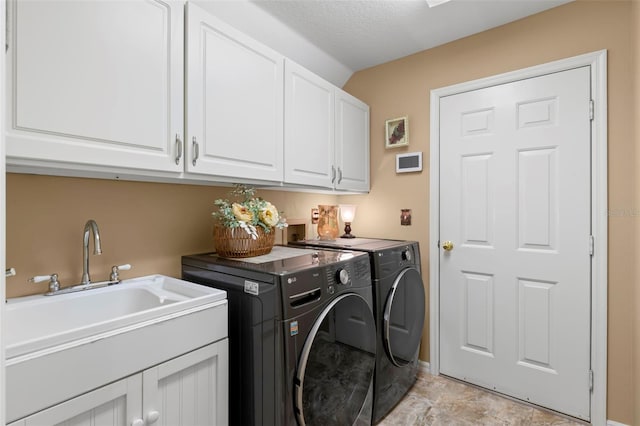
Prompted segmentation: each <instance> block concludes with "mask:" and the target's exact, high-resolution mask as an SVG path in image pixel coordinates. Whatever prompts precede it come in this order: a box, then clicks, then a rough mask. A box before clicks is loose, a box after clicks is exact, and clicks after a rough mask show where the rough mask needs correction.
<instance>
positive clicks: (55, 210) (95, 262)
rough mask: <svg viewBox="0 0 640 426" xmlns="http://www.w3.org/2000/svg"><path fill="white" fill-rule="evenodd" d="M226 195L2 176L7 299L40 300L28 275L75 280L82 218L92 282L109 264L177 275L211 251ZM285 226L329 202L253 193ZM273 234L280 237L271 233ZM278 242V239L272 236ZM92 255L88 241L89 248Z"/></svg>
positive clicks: (218, 190)
mask: <svg viewBox="0 0 640 426" xmlns="http://www.w3.org/2000/svg"><path fill="white" fill-rule="evenodd" d="M229 189H230V188H223V187H210V186H197V185H180V184H159V183H143V182H124V181H109V180H98V179H77V178H62V177H49V176H37V175H24V174H8V175H7V265H8V266H10V267H14V268H16V270H17V272H18V275H17V276H16V277H14V278H10V279H7V290H6V291H7V297H17V296H22V295H27V294H34V293H43V292H45V291H46V289H47V283H40V284H29V283H27V281H26V280H27V279H28V278H29V277H31V276H34V275H46V274H52V273H58V274H59V277H60V282H61V284H62V285H63V286H67V285H72V284H77V283H79V281H80V277H81V275H82V234H83V229H84V224H85V222H86V221H87V219H95V220H96V222H97V223H98V226H99V228H100V234H101V244H102V250H103V254H102V255H101V256H94V255H91V256H90V259H89V262H90V272H91V276H92V279H93V280H96V281H97V280H101V279H106V278H108V276H109V272H110V270H111V269H110V268H111V266H112V265H120V264H123V263H131V264H132V265H133V268H134V269H133V270H131V271H126V272H123V273H122V274H121V275H122V277H123V278H126V277H137V276H142V275H148V274H155V273H159V274H165V275H169V276H174V277H179V276H180V256H182V255H185V254H193V253H202V252H208V251H212V250H213V248H214V247H213V240H212V236H211V230H212V224H213V221H212V218H211V212H212V211H213V210H214V205H213V201H214V200H215V199H216V198H228V191H229ZM258 195H259V196H261V197H262V198H264V199H266V200H269V201H271V202H272V203H273V204H275V205H276V207H277V208H278V209H279V210H280V211H283V212H284V213H285V216H286V217H288V218H289V219H301V220H303V221H305V222H306V223H307V225H308V226H307V231H308V232H309V234H308V236H312V235H313V228H312V226H311V208H312V207H316V206H317V205H318V204H334V203H335V202H336V197H335V196H333V195H320V194H302V193H296V192H284V191H267V190H259V191H258ZM277 232H278V233H279V234H280V231H277ZM277 238H281V235H277ZM91 250H93V242H91Z"/></svg>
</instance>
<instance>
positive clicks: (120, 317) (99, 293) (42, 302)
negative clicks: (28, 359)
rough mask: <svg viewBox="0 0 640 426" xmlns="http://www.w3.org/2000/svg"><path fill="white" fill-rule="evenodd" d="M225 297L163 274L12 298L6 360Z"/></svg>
mask: <svg viewBox="0 0 640 426" xmlns="http://www.w3.org/2000/svg"><path fill="white" fill-rule="evenodd" d="M224 298H226V294H225V292H224V291H221V290H218V289H213V288H210V287H205V286H201V285H197V284H193V283H190V282H187V281H183V280H179V279H176V278H170V277H167V276H163V275H151V276H146V277H141V278H135V279H130V280H124V281H122V282H121V283H119V284H116V285H112V286H108V287H102V288H96V289H92V290H86V291H81V292H76V293H68V294H61V295H56V296H41V295H38V296H28V297H20V298H15V299H9V300H8V302H7V305H6V308H5V324H6V328H5V330H6V333H5V335H4V338H5V342H6V356H7V359H11V358H13V357H17V356H20V355H24V354H27V353H32V352H35V351H39V350H42V349H46V348H50V347H52V346H57V345H60V344H63V343H66V342H70V341H76V340H78V339H81V338H86V337H90V336H95V335H96V334H99V333H104V332H107V331H109V330H114V329H117V328H121V327H125V326H127V325H131V324H137V323H140V322H144V321H150V320H153V319H154V318H158V317H161V316H165V315H168V314H171V313H173V312H178V311H182V310H185V309H189V308H191V307H195V306H200V305H202V304H206V303H211V302H213V301H216V300H221V299H224Z"/></svg>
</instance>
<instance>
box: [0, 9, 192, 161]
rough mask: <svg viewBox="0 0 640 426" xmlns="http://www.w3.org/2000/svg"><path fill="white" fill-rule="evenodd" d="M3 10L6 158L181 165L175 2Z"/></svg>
mask: <svg viewBox="0 0 640 426" xmlns="http://www.w3.org/2000/svg"><path fill="white" fill-rule="evenodd" d="M10 10H11V11H12V12H11V19H12V25H11V28H13V31H12V34H11V36H10V42H11V48H10V51H9V52H10V55H9V56H8V69H9V73H8V74H9V75H8V79H9V86H8V87H9V88H10V90H11V91H10V92H9V93H11V96H10V97H9V105H8V109H7V111H8V118H9V122H8V126H7V129H8V134H7V161H8V163H10V164H35V165H40V166H42V165H44V166H47V167H52V166H53V167H58V168H74V167H73V165H76V166H77V165H79V164H80V165H84V166H85V167H84V168H83V169H85V170H94V169H95V170H109V168H110V167H118V168H123V167H124V168H130V169H144V170H155V171H173V172H176V171H181V170H182V169H183V166H182V164H176V155H177V154H176V153H177V151H178V147H177V142H176V137H178V139H181V138H180V135H181V134H182V129H183V93H184V82H183V80H184V79H183V59H182V56H183V51H184V47H183V40H184V34H183V32H184V25H183V16H184V11H183V10H184V9H183V7H182V4H181V3H179V2H173V1H161V0H148V1H120V2H111V1H87V2H80V1H38V0H35V1H13V2H12V3H11V8H10ZM34 160H35V163H34ZM76 168H77V167H76Z"/></svg>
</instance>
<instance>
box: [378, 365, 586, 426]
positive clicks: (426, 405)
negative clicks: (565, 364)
mask: <svg viewBox="0 0 640 426" xmlns="http://www.w3.org/2000/svg"><path fill="white" fill-rule="evenodd" d="M409 425H412V426H418V425H420V426H423V425H434V426H439V425H441V426H458V425H460V426H467V425H469V426H471V425H474V426H475V425H487V426H489V425H491V426H493V425H501V426H507V425H509V426H510V425H522V426H525V425H544V426H584V423H581V422H577V421H573V420H570V419H568V418H565V417H561V416H558V415H555V414H552V413H550V412H548V411H544V410H540V409H537V408H534V407H532V406H529V405H526V404H521V403H518V402H515V401H512V400H510V399H508V398H503V397H501V396H499V395H496V394H494V393H491V392H487V391H484V390H481V389H479V388H477V387H475V386H469V385H465V384H464V383H461V382H458V381H456V380H452V379H449V378H445V377H443V376H432V375H431V374H429V373H428V372H427V371H426V370H424V369H421V370H420V372H419V373H418V380H417V381H416V383H415V385H413V387H412V388H411V390H410V391H409V393H408V394H407V395H406V396H405V398H404V399H403V400H402V401H400V403H399V404H398V405H397V406H396V407H395V409H394V410H393V411H392V412H391V413H389V414H388V415H387V416H386V417H385V418H384V419H382V421H380V422H379V423H378V426H409Z"/></svg>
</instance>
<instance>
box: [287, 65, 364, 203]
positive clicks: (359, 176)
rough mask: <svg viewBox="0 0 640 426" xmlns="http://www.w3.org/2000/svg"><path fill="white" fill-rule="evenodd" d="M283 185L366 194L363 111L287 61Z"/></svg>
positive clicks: (351, 99)
mask: <svg viewBox="0 0 640 426" xmlns="http://www.w3.org/2000/svg"><path fill="white" fill-rule="evenodd" d="M284 146H285V148H284V155H285V157H284V158H285V172H284V177H285V183H289V184H297V185H312V186H317V187H322V188H332V189H338V190H346V191H359V192H368V191H369V107H368V106H367V105H366V104H364V103H363V102H361V101H359V100H358V99H356V98H354V97H353V96H351V95H349V94H348V93H346V92H344V91H343V90H341V89H339V88H337V87H335V86H333V85H332V84H331V83H329V82H327V81H325V80H324V79H322V78H320V77H318V76H317V75H315V74H313V73H312V72H311V71H308V70H307V69H305V68H303V67H301V66H300V65H297V64H296V63H294V62H292V61H290V60H287V61H286V62H285V139H284Z"/></svg>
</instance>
